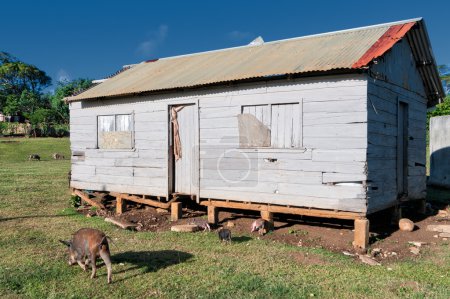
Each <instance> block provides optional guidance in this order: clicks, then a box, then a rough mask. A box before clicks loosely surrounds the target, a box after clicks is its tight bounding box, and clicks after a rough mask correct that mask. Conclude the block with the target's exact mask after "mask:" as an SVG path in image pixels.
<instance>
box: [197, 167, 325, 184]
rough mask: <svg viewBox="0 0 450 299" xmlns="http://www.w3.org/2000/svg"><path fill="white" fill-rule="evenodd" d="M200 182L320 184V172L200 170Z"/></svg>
mask: <svg viewBox="0 0 450 299" xmlns="http://www.w3.org/2000/svg"><path fill="white" fill-rule="evenodd" d="M200 177H201V180H203V179H208V180H219V181H221V180H222V181H231V182H236V183H239V182H242V183H243V184H248V185H252V184H254V183H255V182H274V183H291V184H316V185H321V184H322V172H318V171H316V172H313V171H308V172H306V171H305V172H303V171H272V170H259V171H255V172H252V171H248V170H246V169H242V170H220V171H218V170H212V169H202V170H201V173H200Z"/></svg>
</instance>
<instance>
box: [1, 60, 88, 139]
mask: <svg viewBox="0 0 450 299" xmlns="http://www.w3.org/2000/svg"><path fill="white" fill-rule="evenodd" d="M50 83H51V79H50V77H48V76H47V75H46V74H45V72H44V71H41V70H39V69H38V68H37V67H35V66H33V65H30V64H26V63H24V62H22V61H20V60H19V59H17V58H16V57H14V56H12V55H11V54H9V53H6V52H0V111H3V113H4V114H6V115H10V116H23V117H24V118H25V119H27V120H29V122H30V124H31V126H32V133H33V135H34V136H58V137H61V136H67V135H68V134H69V106H68V104H67V103H65V102H64V98H65V97H68V96H71V95H73V94H75V93H79V92H81V91H83V90H85V89H87V88H89V87H90V86H91V85H92V81H91V80H89V79H76V80H73V81H64V82H58V83H57V86H56V88H55V91H54V92H52V93H46V94H43V93H42V90H43V89H44V88H45V87H47V86H49V85H50ZM0 132H3V134H5V135H13V134H18V133H17V132H18V131H17V128H12V127H10V126H9V127H7V128H0Z"/></svg>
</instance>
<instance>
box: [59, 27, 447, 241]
mask: <svg viewBox="0 0 450 299" xmlns="http://www.w3.org/2000/svg"><path fill="white" fill-rule="evenodd" d="M443 96H444V93H443V89H442V85H441V83H440V80H439V76H438V73H437V68H436V63H435V60H434V57H433V53H432V50H431V45H430V41H429V38H428V35H427V31H426V28H425V23H424V21H423V20H422V19H413V20H407V21H401V22H396V23H389V24H381V25H376V26H370V27H363V28H356V29H351V30H344V31H337V32H331V33H325V34H318V35H312V36H305V37H299V38H293V39H287V40H280V41H273V42H266V43H256V44H250V45H248V46H243V47H237V48H229V49H223V50H218V51H210V52H203V53H195V54H189V55H183V56H176V57H169V58H162V59H158V60H152V61H147V62H142V63H140V64H137V65H134V66H132V67H130V68H128V69H127V70H125V71H123V72H121V73H119V74H118V75H116V76H114V77H112V78H110V79H108V80H106V81H104V82H103V83H101V84H99V85H96V86H95V87H93V88H91V89H88V90H87V91H85V92H83V93H81V94H79V95H76V96H73V97H70V98H67V99H66V100H67V101H68V102H69V103H70V133H71V137H70V140H71V150H72V177H71V187H72V188H74V192H77V193H78V194H82V192H83V190H94V191H107V192H111V194H113V195H115V196H117V198H118V203H119V204H118V209H119V211H121V210H120V209H121V203H122V202H123V200H132V201H137V202H141V203H147V204H151V205H155V206H163V207H168V203H170V202H172V201H176V200H177V199H178V198H179V197H180V196H186V197H189V198H190V199H192V200H195V201H197V202H198V203H200V204H201V205H205V206H208V212H209V219H210V221H211V222H215V221H216V220H217V211H218V209H219V208H236V209H248V210H257V211H261V213H262V215H263V217H265V218H269V219H270V218H271V217H272V213H292V214H301V215H310V216H318V217H331V218H343V219H354V220H355V227H356V233H355V245H358V246H361V247H365V246H366V244H367V241H368V227H369V223H368V221H367V219H366V216H367V215H369V214H371V213H374V212H377V211H380V210H383V209H387V208H391V207H394V206H396V205H398V203H399V200H400V199H406V198H408V199H423V198H424V197H425V192H426V181H425V180H426V170H425V164H426V162H425V161H426V158H425V156H426V138H425V131H426V109H427V105H432V104H434V103H437V102H439V101H440V99H441V98H442V97H443Z"/></svg>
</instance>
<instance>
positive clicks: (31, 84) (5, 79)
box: [0, 52, 51, 110]
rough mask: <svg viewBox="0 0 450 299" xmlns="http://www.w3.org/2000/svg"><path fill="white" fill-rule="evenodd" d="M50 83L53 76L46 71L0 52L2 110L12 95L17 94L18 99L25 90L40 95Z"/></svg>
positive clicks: (0, 105)
mask: <svg viewBox="0 0 450 299" xmlns="http://www.w3.org/2000/svg"><path fill="white" fill-rule="evenodd" d="M50 84H51V78H50V77H49V76H47V74H46V73H45V72H44V71H42V70H40V69H38V68H37V67H36V66H34V65H31V64H27V63H25V62H22V61H20V60H18V59H17V58H15V57H14V56H12V55H10V54H8V53H6V52H0V110H1V109H2V108H3V107H4V105H5V103H6V101H7V99H9V100H10V101H11V100H12V98H11V97H10V96H11V95H15V96H16V97H15V98H16V99H19V98H21V97H22V95H23V92H24V91H29V92H31V93H32V94H34V95H40V94H41V92H42V90H43V89H44V88H45V87H47V86H49V85H50Z"/></svg>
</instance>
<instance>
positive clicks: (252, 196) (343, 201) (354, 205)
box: [200, 189, 366, 213]
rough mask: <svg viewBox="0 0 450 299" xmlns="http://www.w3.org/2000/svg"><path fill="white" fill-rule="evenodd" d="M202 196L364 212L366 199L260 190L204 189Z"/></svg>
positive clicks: (201, 192)
mask: <svg viewBox="0 0 450 299" xmlns="http://www.w3.org/2000/svg"><path fill="white" fill-rule="evenodd" d="M200 196H201V197H202V198H220V199H224V200H227V199H228V200H235V201H241V202H249V201H250V202H254V203H269V204H276V205H289V206H295V207H311V208H318V209H330V210H340V211H353V212H361V213H364V212H365V211H366V200H364V199H349V198H340V199H332V198H320V197H310V196H298V195H282V194H275V193H272V194H268V193H258V192H243V191H237V192H236V191H232V190H204V189H202V190H201V191H200Z"/></svg>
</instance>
